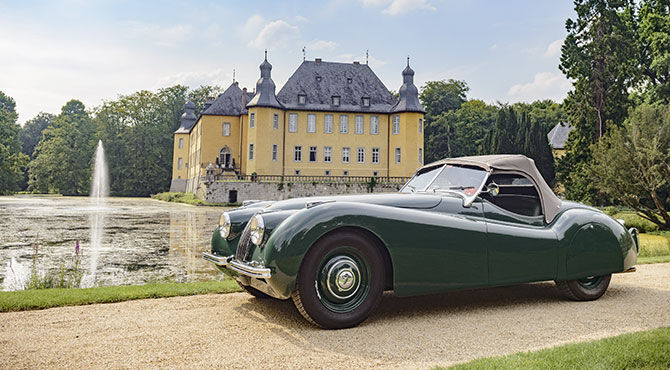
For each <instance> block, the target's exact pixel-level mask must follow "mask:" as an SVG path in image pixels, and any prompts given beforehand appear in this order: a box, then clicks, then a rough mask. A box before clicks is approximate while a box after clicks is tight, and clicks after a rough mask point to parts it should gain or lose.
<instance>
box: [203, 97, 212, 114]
mask: <svg viewBox="0 0 670 370" xmlns="http://www.w3.org/2000/svg"><path fill="white" fill-rule="evenodd" d="M212 103H214V97H213V96H208V97H207V100H206V101H205V106H204V107H203V108H202V111H203V112H204V111H205V110H207V108H209V107H210V106H211V105H212Z"/></svg>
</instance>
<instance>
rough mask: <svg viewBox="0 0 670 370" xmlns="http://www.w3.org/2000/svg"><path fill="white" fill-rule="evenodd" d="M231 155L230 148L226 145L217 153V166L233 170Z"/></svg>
mask: <svg viewBox="0 0 670 370" xmlns="http://www.w3.org/2000/svg"><path fill="white" fill-rule="evenodd" d="M232 158H233V156H232V153H231V152H230V148H229V147H228V146H227V145H226V146H224V147H223V148H221V150H220V151H219V166H220V167H221V168H224V169H229V168H233V167H232V163H231V162H232Z"/></svg>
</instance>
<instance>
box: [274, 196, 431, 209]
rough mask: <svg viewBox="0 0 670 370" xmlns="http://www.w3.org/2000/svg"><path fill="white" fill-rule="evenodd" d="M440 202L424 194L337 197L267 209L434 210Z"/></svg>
mask: <svg viewBox="0 0 670 370" xmlns="http://www.w3.org/2000/svg"><path fill="white" fill-rule="evenodd" d="M441 201H442V197H441V196H438V195H432V194H425V193H383V194H360V195H337V196H325V197H306V198H295V199H288V200H282V201H278V202H275V203H273V204H272V205H270V206H269V207H267V209H268V210H272V211H278V210H291V209H301V208H305V207H307V206H308V205H310V204H318V203H322V202H351V203H367V204H377V205H383V206H389V207H399V208H414V209H429V208H434V207H435V206H437V205H438V204H440V202H441Z"/></svg>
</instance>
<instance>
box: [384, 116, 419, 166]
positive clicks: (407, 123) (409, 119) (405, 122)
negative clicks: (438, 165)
mask: <svg viewBox="0 0 670 370" xmlns="http://www.w3.org/2000/svg"><path fill="white" fill-rule="evenodd" d="M397 115H398V116H400V133H399V134H397V135H393V134H392V135H391V138H390V143H391V145H390V148H389V149H390V150H389V155H390V157H391V162H390V166H389V176H392V177H393V176H403V177H409V176H412V175H413V174H414V172H416V170H417V168H419V167H421V166H423V158H422V159H421V163H420V162H419V148H423V140H424V138H423V131H424V130H423V128H422V130H421V132H419V119H421V120H422V121H423V119H424V115H423V113H415V112H405V113H399V114H397ZM393 116H394V115H391V116H390V117H393ZM389 119H392V118H389ZM398 147H399V148H400V154H401V155H400V159H401V161H400V163H399V164H398V163H395V148H398Z"/></svg>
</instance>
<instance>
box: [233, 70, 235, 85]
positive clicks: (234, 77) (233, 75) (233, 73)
mask: <svg viewBox="0 0 670 370" xmlns="http://www.w3.org/2000/svg"><path fill="white" fill-rule="evenodd" d="M233 83H235V68H233Z"/></svg>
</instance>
